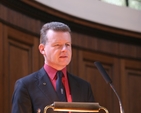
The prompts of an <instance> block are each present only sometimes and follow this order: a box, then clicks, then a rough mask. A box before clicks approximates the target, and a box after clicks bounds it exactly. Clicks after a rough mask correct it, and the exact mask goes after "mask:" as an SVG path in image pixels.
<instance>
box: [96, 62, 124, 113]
mask: <svg viewBox="0 0 141 113" xmlns="http://www.w3.org/2000/svg"><path fill="white" fill-rule="evenodd" d="M94 64H95V66H96V67H97V69H98V70H99V72H100V73H101V75H102V76H103V78H104V79H105V81H106V82H107V83H109V84H110V87H111V88H112V90H113V91H114V93H115V94H116V96H117V98H118V101H119V107H120V113H124V110H123V107H122V104H121V100H120V98H119V96H118V94H117V92H116V90H115V88H114V86H113V85H112V80H111V78H110V77H109V75H108V74H107V72H106V71H105V69H104V68H103V66H102V65H101V63H100V62H98V61H97V62H94Z"/></svg>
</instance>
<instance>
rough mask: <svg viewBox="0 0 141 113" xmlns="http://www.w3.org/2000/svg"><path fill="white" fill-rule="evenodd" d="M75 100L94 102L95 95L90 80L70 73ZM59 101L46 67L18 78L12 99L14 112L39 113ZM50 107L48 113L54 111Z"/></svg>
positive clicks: (69, 77)
mask: <svg viewBox="0 0 141 113" xmlns="http://www.w3.org/2000/svg"><path fill="white" fill-rule="evenodd" d="M68 80H69V85H70V92H71V95H72V101H73V102H93V101H94V97H93V93H92V90H91V86H90V84H89V83H88V82H86V81H84V80H82V79H80V78H78V77H76V76H73V75H71V74H70V73H68ZM54 101H59V99H58V97H57V94H56V91H55V90H54V88H53V86H52V83H51V82H50V79H49V77H48V76H47V73H46V72H45V70H44V68H41V69H40V70H39V71H37V72H34V73H32V74H30V75H28V76H26V77H24V78H21V79H19V80H17V82H16V84H15V90H14V94H13V99H12V113H37V110H38V109H41V113H43V110H44V107H45V106H47V105H50V104H52V103H53V102H54ZM53 112H54V111H53V110H52V109H49V110H48V111H47V113H53Z"/></svg>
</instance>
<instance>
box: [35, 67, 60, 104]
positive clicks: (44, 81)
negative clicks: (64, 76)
mask: <svg viewBox="0 0 141 113" xmlns="http://www.w3.org/2000/svg"><path fill="white" fill-rule="evenodd" d="M37 79H38V87H39V88H40V90H41V92H43V93H44V95H46V97H47V100H48V101H50V102H51V103H53V102H54V101H57V100H58V97H57V94H56V91H55V90H54V87H53V85H52V83H51V81H50V79H49V77H48V75H47V73H46V72H45V70H44V68H42V69H40V70H39V73H38V75H37Z"/></svg>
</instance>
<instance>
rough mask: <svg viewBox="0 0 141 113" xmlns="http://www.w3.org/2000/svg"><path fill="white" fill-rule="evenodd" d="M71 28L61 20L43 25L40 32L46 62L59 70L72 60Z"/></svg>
mask: <svg viewBox="0 0 141 113" xmlns="http://www.w3.org/2000/svg"><path fill="white" fill-rule="evenodd" d="M70 32H71V30H70V28H69V27H68V26H67V25H66V24H64V23H61V22H50V23H47V24H45V25H43V27H42V29H41V32H40V45H39V50H40V53H41V54H43V56H44V58H45V63H46V64H47V65H49V66H51V67H53V68H55V69H57V70H61V69H63V68H64V67H66V66H67V65H68V64H69V63H70V60H71V55H72V52H71V34H70Z"/></svg>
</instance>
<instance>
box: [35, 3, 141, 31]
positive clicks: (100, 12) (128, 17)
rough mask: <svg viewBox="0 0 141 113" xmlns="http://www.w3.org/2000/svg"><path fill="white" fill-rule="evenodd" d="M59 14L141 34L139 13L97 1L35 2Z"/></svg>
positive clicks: (140, 15)
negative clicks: (62, 13)
mask: <svg viewBox="0 0 141 113" xmlns="http://www.w3.org/2000/svg"><path fill="white" fill-rule="evenodd" d="M36 1H37V2H40V3H42V4H45V5H47V6H49V7H52V8H54V9H57V10H59V11H61V12H64V13H67V14H70V15H73V16H75V17H79V18H82V19H85V20H88V21H92V22H97V23H100V24H104V25H108V26H112V27H117V28H121V29H125V30H131V31H136V32H141V24H140V23H141V11H139V10H135V9H131V8H129V7H124V6H122V7H121V6H116V5H113V4H108V3H105V2H101V1H99V0H69V1H68V0H36Z"/></svg>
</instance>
